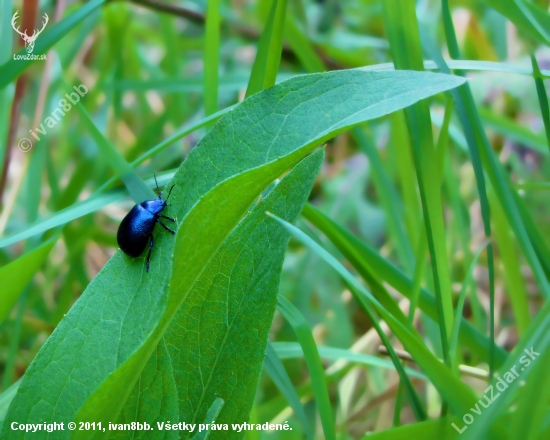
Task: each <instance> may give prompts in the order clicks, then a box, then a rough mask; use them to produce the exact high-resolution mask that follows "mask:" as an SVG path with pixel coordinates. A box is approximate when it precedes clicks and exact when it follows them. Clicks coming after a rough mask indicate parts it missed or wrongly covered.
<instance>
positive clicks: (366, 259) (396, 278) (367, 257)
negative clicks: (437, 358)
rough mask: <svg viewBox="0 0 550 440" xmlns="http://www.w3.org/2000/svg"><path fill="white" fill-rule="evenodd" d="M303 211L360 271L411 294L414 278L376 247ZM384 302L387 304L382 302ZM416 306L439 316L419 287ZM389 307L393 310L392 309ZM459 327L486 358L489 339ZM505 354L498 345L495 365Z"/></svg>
mask: <svg viewBox="0 0 550 440" xmlns="http://www.w3.org/2000/svg"><path fill="white" fill-rule="evenodd" d="M302 215H303V216H304V217H305V218H306V219H307V220H309V221H310V222H311V223H313V224H314V225H315V226H316V227H317V228H319V229H320V230H321V231H322V232H323V233H324V234H325V235H326V236H327V237H328V239H329V240H330V241H331V242H332V243H333V244H334V245H335V246H336V247H337V248H338V250H339V251H340V252H342V254H343V255H344V256H345V257H346V258H347V259H348V261H350V263H351V264H352V265H353V266H354V268H355V269H356V270H357V271H358V272H359V273H360V274H361V275H363V272H370V273H376V274H378V277H379V278H380V279H382V280H384V281H385V282H387V283H388V284H389V285H390V286H392V287H393V288H394V289H396V290H397V291H399V292H400V293H401V294H402V295H403V296H405V297H408V298H409V299H410V298H411V292H412V290H413V281H412V280H411V279H410V278H408V277H407V276H406V275H405V274H403V273H402V272H401V271H399V269H397V268H396V267H395V266H394V265H393V264H391V263H390V262H388V261H386V260H385V259H384V258H382V257H381V256H380V255H379V254H378V253H377V252H376V251H375V250H373V249H371V248H370V247H368V246H367V245H366V244H365V243H363V242H361V241H359V240H358V239H357V238H356V237H355V236H353V234H351V233H350V232H348V231H346V230H345V229H344V228H342V227H341V226H339V225H338V224H337V223H335V222H334V221H332V220H331V219H330V218H328V217H327V216H325V215H324V214H322V213H321V212H320V211H319V210H317V209H316V208H314V207H313V206H312V205H310V204H306V205H305V207H304V209H303V211H302ZM367 282H368V280H367ZM383 305H384V306H385V307H386V305H385V304H383ZM419 307H420V309H421V310H422V311H424V313H426V314H427V315H428V316H429V317H430V318H432V319H433V320H435V321H436V322H437V318H438V316H437V311H436V305H435V298H434V295H433V294H431V293H429V292H428V291H427V290H426V289H424V288H421V289H420V298H419ZM389 311H390V312H392V310H389ZM401 314H402V312H401ZM394 316H396V317H397V318H398V317H399V316H398V315H394ZM402 322H403V323H405V324H406V322H407V321H406V318H405V319H403V320H402ZM460 328H461V332H460V337H461V340H462V341H463V343H464V344H466V345H467V346H468V347H470V349H471V350H472V351H474V352H475V353H476V354H477V355H478V356H480V357H481V358H482V359H484V360H486V361H487V360H488V359H489V358H488V352H489V341H488V340H487V337H486V336H484V335H483V334H482V333H480V332H479V331H478V330H476V329H475V328H474V327H473V326H472V325H471V324H470V323H469V322H468V321H466V320H464V319H463V320H462V321H461V326H460ZM506 357H507V353H506V351H505V350H503V349H502V348H501V347H497V351H496V361H497V365H501V364H502V363H504V361H505V360H506Z"/></svg>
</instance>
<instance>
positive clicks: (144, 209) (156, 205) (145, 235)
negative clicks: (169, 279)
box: [116, 175, 176, 272]
mask: <svg viewBox="0 0 550 440" xmlns="http://www.w3.org/2000/svg"><path fill="white" fill-rule="evenodd" d="M155 184H156V185H157V191H158V193H159V196H158V199H152V200H146V201H144V202H141V203H140V204H138V205H135V206H134V207H133V208H132V209H131V210H130V212H129V213H128V214H127V215H126V217H124V218H123V219H122V221H121V222H120V226H119V227H118V232H117V236H116V239H117V242H118V245H119V246H120V249H122V252H124V253H125V254H126V255H128V256H130V257H132V258H135V257H139V256H140V255H141V254H142V253H143V250H144V249H145V246H147V241H149V252H148V253H147V259H146V260H145V268H146V271H147V272H149V261H150V260H151V251H152V250H153V244H154V242H155V240H154V238H153V230H154V229H155V225H156V224H157V223H160V224H161V225H162V227H163V228H164V229H166V230H167V231H168V232H170V233H171V234H175V232H174V231H173V230H172V229H170V228H169V227H168V226H166V225H165V224H164V223H162V222H161V221H160V219H161V218H165V219H167V220H170V221H172V222H174V223H175V222H176V220H175V219H173V218H171V217H167V216H165V215H162V214H161V212H162V211H163V209H164V208H165V207H167V206H170V205H168V198H169V197H170V194H171V193H172V189H173V188H174V185H172V188H170V190H169V191H168V197H166V200H163V199H162V191H160V190H159V186H158V183H157V176H156V175H155Z"/></svg>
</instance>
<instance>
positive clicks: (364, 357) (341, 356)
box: [271, 342, 428, 380]
mask: <svg viewBox="0 0 550 440" xmlns="http://www.w3.org/2000/svg"><path fill="white" fill-rule="evenodd" d="M271 345H272V346H273V348H274V350H275V352H276V353H277V356H279V358H280V359H293V358H297V357H302V356H303V355H304V352H303V351H302V347H301V346H300V344H297V343H296V342H273V343H272V344H271ZM317 349H318V350H319V356H321V358H323V359H330V360H332V361H338V360H345V361H349V362H351V363H354V364H360V365H366V366H369V367H379V368H384V369H386V370H393V371H395V365H394V364H393V362H391V361H387V360H385V359H381V358H379V357H377V356H373V355H370V354H364V353H356V352H354V351H351V350H346V349H343V348H336V347H325V346H322V345H318V346H317ZM405 372H406V373H407V374H408V375H409V376H411V377H415V378H418V379H423V380H428V378H427V377H426V376H425V375H424V374H422V373H419V372H418V371H416V370H413V369H411V368H405Z"/></svg>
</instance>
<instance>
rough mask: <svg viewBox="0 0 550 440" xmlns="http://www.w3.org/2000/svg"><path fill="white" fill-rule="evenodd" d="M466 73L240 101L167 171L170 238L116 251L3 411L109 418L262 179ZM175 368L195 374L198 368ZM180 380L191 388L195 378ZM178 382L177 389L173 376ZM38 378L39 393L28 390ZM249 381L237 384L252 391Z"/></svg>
mask: <svg viewBox="0 0 550 440" xmlns="http://www.w3.org/2000/svg"><path fill="white" fill-rule="evenodd" d="M463 82H464V80H463V79H461V78H456V77H452V76H449V75H439V74H431V73H422V72H380V73H379V72H363V71H358V70H348V71H337V72H329V73H323V74H312V75H304V76H300V77H296V78H293V79H291V80H289V81H286V82H283V83H281V84H278V85H276V86H274V87H272V88H271V89H268V90H264V91H262V92H259V93H256V94H255V95H253V96H251V97H250V98H249V99H246V100H245V101H243V102H242V103H241V104H240V105H239V106H238V107H236V108H235V109H234V110H233V111H231V112H230V113H228V114H227V115H226V116H225V117H224V118H222V119H221V120H220V121H219V122H218V123H217V124H216V125H215V126H214V127H213V128H212V130H210V132H209V133H208V134H207V135H206V136H205V137H204V138H203V140H202V141H201V143H200V145H199V146H197V147H196V148H194V149H193V150H192V152H191V154H190V155H189V156H188V158H187V159H186V161H185V162H184V163H183V165H182V166H181V167H180V169H179V170H178V172H177V173H176V175H175V176H174V179H173V181H172V183H173V184H174V185H175V188H174V191H173V193H172V197H171V199H170V201H171V206H170V208H169V209H168V210H167V215H170V216H172V217H175V218H177V219H178V225H179V227H178V228H177V229H178V230H177V236H176V237H175V238H174V237H173V236H171V235H170V234H165V233H163V231H157V232H156V233H155V236H156V240H155V247H154V251H153V257H152V261H151V269H150V271H149V273H146V272H145V268H144V258H145V256H143V257H140V258H135V259H131V258H129V257H127V256H126V255H124V254H122V252H121V251H119V252H117V253H116V254H115V256H114V257H113V258H112V259H111V260H110V261H109V262H108V263H107V264H106V266H105V267H104V268H103V269H102V271H101V272H100V274H99V275H98V276H97V277H96V278H95V279H94V280H93V281H92V283H91V284H90V285H89V286H88V288H87V289H86V291H85V292H84V293H83V295H82V296H81V297H80V299H79V300H78V301H77V303H76V304H75V306H73V308H72V309H71V311H70V312H69V313H68V314H67V315H66V316H65V318H64V319H63V320H62V321H61V323H60V324H59V326H58V327H57V328H56V330H55V332H54V333H53V334H52V336H51V337H50V339H49V340H48V341H47V342H46V343H45V344H44V346H43V347H42V349H41V350H40V352H39V354H38V355H37V357H36V358H35V360H34V362H33V363H32V364H31V366H30V367H29V368H28V369H27V372H26V374H25V377H24V379H23V381H22V384H21V387H20V389H19V392H18V394H17V396H16V397H15V399H14V401H13V404H12V405H11V407H10V411H9V413H8V419H9V420H14V421H15V420H17V421H18V422H20V423H25V421H30V420H44V419H51V420H53V419H59V420H61V419H63V420H71V419H73V420H74V419H76V420H83V421H84V420H85V421H90V420H94V421H97V422H99V421H103V422H105V423H106V422H107V421H109V420H113V419H114V418H115V417H116V415H118V414H119V413H120V411H121V410H122V408H123V406H124V404H125V402H126V401H127V399H128V396H129V395H130V393H131V392H132V390H133V388H134V386H135V385H136V383H137V382H138V379H139V377H140V375H141V372H142V371H143V370H144V368H145V366H146V364H147V363H148V362H149V360H150V359H151V355H152V354H153V353H154V351H155V350H156V349H157V346H158V344H159V342H160V341H161V340H162V338H163V337H164V336H165V335H166V334H167V331H168V330H169V328H170V326H171V325H172V323H173V322H175V321H174V319H175V318H177V316H179V313H180V310H181V312H182V313H184V312H187V311H188V308H186V307H188V306H189V305H190V304H193V302H196V301H198V298H196V297H195V296H194V295H193V292H195V291H196V289H201V288H204V286H203V285H201V284H200V279H201V276H202V275H203V274H206V273H208V272H207V268H208V267H212V266H210V265H211V264H215V263H214V262H215V259H216V255H217V251H218V249H220V246H221V245H222V243H223V242H224V241H225V240H226V239H227V237H228V236H229V234H230V233H231V231H232V230H233V229H234V228H235V226H236V225H237V224H238V223H239V221H240V220H241V219H242V217H243V215H245V214H246V212H247V211H248V209H249V207H250V206H251V204H252V203H253V202H254V200H255V199H256V198H257V197H258V195H259V194H260V193H261V191H262V190H263V189H264V188H265V187H267V185H268V184H270V183H271V182H272V181H273V180H274V179H276V178H277V177H279V176H280V175H282V174H283V173H284V172H285V171H287V170H288V169H289V168H291V167H293V166H294V165H295V164H296V163H298V162H299V161H300V160H301V159H302V158H303V157H304V156H306V155H307V154H309V153H310V152H312V151H313V150H314V149H315V148H316V146H317V145H319V144H322V143H323V142H324V141H326V140H328V139H330V138H332V137H334V136H335V135H337V134H339V133H341V132H343V131H345V130H347V129H348V128H350V127H352V126H354V125H356V124H359V123H361V122H364V121H365V120H368V119H372V118H376V117H380V116H383V115H385V114H388V113H390V112H392V111H395V110H397V109H401V108H403V107H405V106H407V105H410V104H412V103H414V102H417V101H418V100H419V99H423V98H426V97H428V96H431V95H433V94H435V93H439V92H441V91H443V90H448V89H449V88H452V87H456V86H458V85H460V84H462V83H463ZM245 256H246V255H243V257H245ZM188 301H189V304H187V302H188ZM203 302H204V301H202V300H201V301H200V302H199V304H201V305H202V304H203ZM182 305H183V306H184V307H182V308H181V309H180V307H181V306H182ZM212 307H219V304H217V303H214V304H212ZM218 313H220V312H219V310H218ZM250 316H251V317H254V316H255V311H254V312H253V313H251V315H250ZM191 317H193V316H191ZM253 322H254V321H249V322H247V326H250V327H251V328H252V323H253ZM178 328H180V329H185V328H186V326H184V327H181V326H180V327H178ZM211 331H213V329H211ZM216 334H217V333H215V332H214V333H212V335H213V336H215V335H216ZM185 335H186V339H183V340H182V339H181V338H179V339H178V340H177V341H174V344H172V346H173V347H174V349H178V348H180V346H181V345H182V344H184V343H186V342H187V343H191V339H187V337H189V338H190V337H191V336H193V333H192V332H191V333H187V332H186V333H185ZM230 342H233V343H234V342H235V341H233V340H232V341H230ZM170 347H171V345H168V348H169V349H170ZM192 348H193V350H194V351H193V353H196V350H198V349H199V348H200V347H199V346H198V345H197V344H196V343H194V344H193V345H192ZM182 353H183V354H185V353H186V352H185V353H184V352H182ZM195 359H196V358H195ZM262 360H263V357H262ZM241 362H243V361H242V360H241ZM240 366H241V367H242V365H240ZM174 371H177V369H176V368H174ZM183 373H187V374H191V373H194V374H197V372H196V369H195V368H192V369H191V371H188V370H187V369H184V371H183ZM186 377H188V376H186ZM213 377H215V376H213ZM187 380H188V382H187V383H188V384H189V385H188V386H190V385H193V386H200V382H199V383H196V381H195V380H191V379H190V378H189V377H188V379H187ZM176 385H177V386H178V387H182V386H184V385H183V382H181V381H176ZM226 385H227V383H226ZM42 387H47V389H48V393H47V395H40V396H39V395H37V394H36V393H34V392H29V390H36V389H41V388H42ZM251 388H252V387H245V388H243V392H246V393H249V394H248V395H250V393H252V394H253V393H255V389H251ZM209 391H210V390H209ZM180 392H181V391H180ZM214 393H215V390H211V392H209V393H208V395H207V396H206V395H205V397H204V398H199V399H198V400H193V401H189V400H185V402H187V405H188V407H186V408H185V409H184V410H183V411H185V413H186V414H187V415H192V414H193V413H196V417H195V419H196V420H201V418H202V419H204V415H205V414H206V411H207V409H208V407H209V406H210V403H211V402H212V400H213V399H214V397H215V396H214ZM193 396H194V399H195V398H197V396H198V395H197V393H196V392H194V393H193ZM199 397H200V396H199ZM220 397H221V398H223V399H224V400H225V401H226V404H225V406H224V409H223V410H222V413H221V414H220V417H222V416H224V414H225V413H226V411H229V410H231V409H232V408H233V409H234V410H235V411H244V412H246V411H245V408H236V407H234V406H232V405H230V404H229V403H228V397H227V396H224V395H221V394H220ZM31 408H32V411H31ZM79 408H80V409H79ZM77 411H78V415H77ZM235 419H236V417H234V418H233V420H235ZM5 434H7V437H8V438H10V437H11V436H15V435H16V434H14V433H13V432H7V433H5Z"/></svg>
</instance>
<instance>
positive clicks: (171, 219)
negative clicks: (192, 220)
mask: <svg viewBox="0 0 550 440" xmlns="http://www.w3.org/2000/svg"><path fill="white" fill-rule="evenodd" d="M161 217H162V218H165V219H166V220H170V221H171V222H174V223H176V219H175V218H172V217H167V216H165V215H161Z"/></svg>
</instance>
